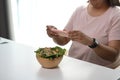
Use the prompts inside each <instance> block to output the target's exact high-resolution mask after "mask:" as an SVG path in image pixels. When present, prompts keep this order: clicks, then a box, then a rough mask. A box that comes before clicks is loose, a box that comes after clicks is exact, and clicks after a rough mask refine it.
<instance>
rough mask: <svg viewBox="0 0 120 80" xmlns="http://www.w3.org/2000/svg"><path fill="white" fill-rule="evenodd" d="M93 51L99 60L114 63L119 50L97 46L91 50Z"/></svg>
mask: <svg viewBox="0 0 120 80" xmlns="http://www.w3.org/2000/svg"><path fill="white" fill-rule="evenodd" d="M93 50H94V51H95V53H96V54H97V55H98V56H100V57H101V58H103V59H105V60H108V61H111V62H113V61H115V60H116V58H117V56H118V54H119V50H118V49H115V48H113V47H110V46H106V45H103V44H99V46H97V47H96V48H94V49H93Z"/></svg>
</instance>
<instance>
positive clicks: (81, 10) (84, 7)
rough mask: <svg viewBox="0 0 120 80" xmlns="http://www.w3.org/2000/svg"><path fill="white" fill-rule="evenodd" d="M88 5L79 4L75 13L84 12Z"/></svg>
mask: <svg viewBox="0 0 120 80" xmlns="http://www.w3.org/2000/svg"><path fill="white" fill-rule="evenodd" d="M86 8H87V7H86V6H78V7H77V8H76V9H75V11H74V14H76V15H77V14H80V13H81V12H84V11H85V10H86Z"/></svg>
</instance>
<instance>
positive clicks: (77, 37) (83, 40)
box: [69, 31, 93, 45]
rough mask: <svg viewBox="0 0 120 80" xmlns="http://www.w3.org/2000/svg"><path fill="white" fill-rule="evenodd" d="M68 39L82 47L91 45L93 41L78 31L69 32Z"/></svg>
mask: <svg viewBox="0 0 120 80" xmlns="http://www.w3.org/2000/svg"><path fill="white" fill-rule="evenodd" d="M69 38H70V39H71V40H73V41H77V42H80V43H82V44H84V45H91V44H92V41H93V39H92V38H90V37H89V36H87V35H85V34H84V33H82V32H80V31H69Z"/></svg>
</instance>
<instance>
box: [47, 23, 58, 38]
mask: <svg viewBox="0 0 120 80" xmlns="http://www.w3.org/2000/svg"><path fill="white" fill-rule="evenodd" d="M46 27H47V29H46V31H47V34H48V36H49V37H51V38H53V37H57V36H58V34H57V33H55V32H53V31H52V29H57V28H56V27H54V26H52V25H47V26H46Z"/></svg>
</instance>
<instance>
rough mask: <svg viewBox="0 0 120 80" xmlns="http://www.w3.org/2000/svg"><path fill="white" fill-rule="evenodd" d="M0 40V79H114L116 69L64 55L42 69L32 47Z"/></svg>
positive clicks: (117, 75) (119, 74)
mask: <svg viewBox="0 0 120 80" xmlns="http://www.w3.org/2000/svg"><path fill="white" fill-rule="evenodd" d="M2 40H3V41H8V43H5V44H0V80H117V78H118V77H119V76H120V73H119V71H116V70H114V69H109V68H106V67H103V66H99V65H95V64H92V63H88V62H85V61H81V60H77V59H73V58H70V57H67V56H64V58H63V60H62V62H61V63H60V64H59V67H58V68H55V69H44V68H42V67H41V65H40V64H39V63H38V62H37V60H36V57H35V53H34V51H35V49H34V48H32V47H29V46H26V45H23V44H18V43H15V42H14V41H10V40H6V39H2Z"/></svg>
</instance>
